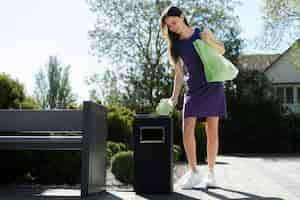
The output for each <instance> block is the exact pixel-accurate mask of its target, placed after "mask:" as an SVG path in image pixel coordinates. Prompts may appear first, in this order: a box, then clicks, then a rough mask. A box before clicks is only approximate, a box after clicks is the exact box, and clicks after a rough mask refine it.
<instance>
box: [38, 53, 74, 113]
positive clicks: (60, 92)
mask: <svg viewBox="0 0 300 200" xmlns="http://www.w3.org/2000/svg"><path fill="white" fill-rule="evenodd" d="M69 70H70V66H62V64H61V63H60V62H59V61H58V59H57V57H56V56H50V57H49V60H48V63H47V64H46V66H45V69H40V70H39V71H38V73H37V74H36V89H35V97H36V99H37V101H38V102H39V104H40V105H41V107H42V108H50V109H53V108H67V107H68V106H70V105H72V104H74V103H75V101H76V95H75V94H74V93H72V88H71V86H70V80H69Z"/></svg>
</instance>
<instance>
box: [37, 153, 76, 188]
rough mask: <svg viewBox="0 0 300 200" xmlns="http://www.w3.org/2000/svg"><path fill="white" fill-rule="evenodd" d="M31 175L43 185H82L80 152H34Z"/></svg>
mask: <svg viewBox="0 0 300 200" xmlns="http://www.w3.org/2000/svg"><path fill="white" fill-rule="evenodd" d="M33 155H34V156H33V161H32V164H33V168H32V169H31V174H32V176H33V177H35V179H36V180H35V181H36V182H38V183H41V184H70V185H73V184H76V183H80V167H81V152H80V151H33Z"/></svg>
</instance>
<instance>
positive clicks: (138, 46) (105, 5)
mask: <svg viewBox="0 0 300 200" xmlns="http://www.w3.org/2000/svg"><path fill="white" fill-rule="evenodd" d="M87 2H88V4H89V5H90V9H91V10H92V11H93V12H94V13H95V14H96V15H97V18H98V20H97V22H96V24H95V28H94V29H93V30H90V31H89V36H90V39H91V48H92V50H93V52H94V53H95V54H96V55H97V56H98V57H99V58H101V57H103V56H108V57H109V58H110V59H111V60H112V63H113V65H115V67H116V66H117V67H118V72H119V74H118V77H119V79H120V80H121V81H122V83H123V84H122V85H124V87H122V88H121V92H122V98H121V100H122V103H123V105H125V106H127V107H129V108H131V109H134V110H136V111H139V112H149V111H151V110H153V108H154V106H155V105H156V104H157V103H158V101H159V100H160V99H161V98H162V97H166V96H169V95H170V94H171V88H172V87H170V86H171V85H172V83H173V80H172V78H173V73H174V69H173V67H171V66H170V64H169V61H168V59H167V56H166V52H167V46H166V43H165V41H164V40H163V38H162V37H161V33H160V30H159V18H160V14H161V12H162V10H163V9H164V8H165V7H166V6H168V5H170V4H171V1H158V0H156V1H153V0H147V1H142V0H138V1H129V0H125V1H120V0H112V1H105V0H88V1H87ZM238 2H239V1H233V0H217V1H204V0H203V1H192V0H185V1H183V0H177V1H172V3H173V4H174V5H180V6H179V7H180V8H182V9H183V11H184V12H185V13H186V15H187V17H188V19H189V20H188V21H190V22H191V25H193V26H195V25H200V24H202V23H205V24H208V26H209V28H210V29H211V30H212V31H213V32H215V34H216V36H217V38H219V39H220V40H226V38H227V36H228V34H229V32H230V31H232V30H237V26H236V25H237V18H236V16H232V14H231V13H233V12H232V11H233V8H234V6H235V5H237V3H238ZM200 22H201V23H200ZM236 39H237V38H236Z"/></svg>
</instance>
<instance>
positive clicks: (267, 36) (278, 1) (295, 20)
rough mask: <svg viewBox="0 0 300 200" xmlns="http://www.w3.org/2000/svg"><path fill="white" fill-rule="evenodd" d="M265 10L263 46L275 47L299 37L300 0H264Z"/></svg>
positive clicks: (289, 42)
mask: <svg viewBox="0 0 300 200" xmlns="http://www.w3.org/2000/svg"><path fill="white" fill-rule="evenodd" d="M263 12H264V15H263V21H264V31H263V34H262V36H261V39H259V40H258V41H259V42H261V44H262V45H261V46H262V47H264V48H273V49H275V48H278V47H279V45H281V44H291V43H293V42H294V41H295V40H296V39H298V38H299V34H300V0H288V1H287V0H263Z"/></svg>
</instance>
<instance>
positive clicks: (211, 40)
mask: <svg viewBox="0 0 300 200" xmlns="http://www.w3.org/2000/svg"><path fill="white" fill-rule="evenodd" d="M200 37H201V39H202V40H204V41H206V42H207V43H208V44H209V45H210V46H212V47H213V48H215V49H216V50H217V51H218V52H219V53H220V54H221V55H224V53H225V47H224V44H223V43H222V42H220V41H218V40H217V39H216V38H215V36H214V34H213V33H212V32H211V31H210V30H209V29H208V28H207V27H206V26H205V27H204V29H203V31H202V32H201V33H200Z"/></svg>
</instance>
